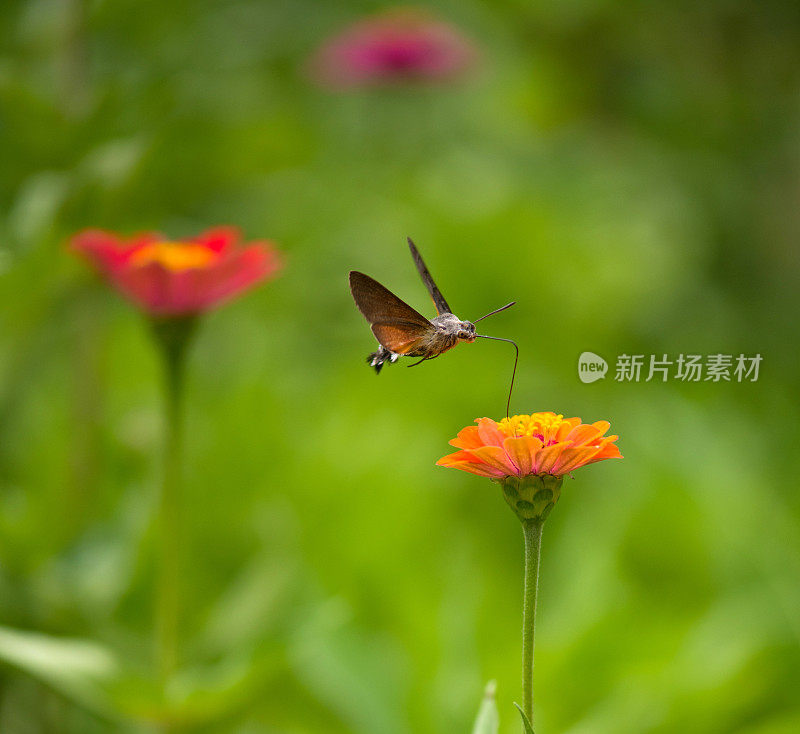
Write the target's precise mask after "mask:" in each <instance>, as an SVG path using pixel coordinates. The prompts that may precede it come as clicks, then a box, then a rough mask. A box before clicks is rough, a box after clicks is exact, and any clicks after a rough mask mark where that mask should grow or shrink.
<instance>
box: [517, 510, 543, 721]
mask: <svg viewBox="0 0 800 734" xmlns="http://www.w3.org/2000/svg"><path fill="white" fill-rule="evenodd" d="M543 527H544V521H543V520H523V522H522V532H523V534H524V536H525V592H524V601H523V607H522V710H523V711H524V712H525V715H526V716H527V717H528V719H529V720H530V722H531V724H533V643H534V632H535V628H536V596H537V593H538V591H539V558H540V555H541V548H542V528H543Z"/></svg>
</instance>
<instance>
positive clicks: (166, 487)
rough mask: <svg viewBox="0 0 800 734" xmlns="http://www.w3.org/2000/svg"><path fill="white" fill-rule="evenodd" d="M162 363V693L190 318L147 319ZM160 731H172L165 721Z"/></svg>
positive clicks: (173, 634)
mask: <svg viewBox="0 0 800 734" xmlns="http://www.w3.org/2000/svg"><path fill="white" fill-rule="evenodd" d="M153 327H154V331H155V335H156V340H157V342H158V344H159V346H160V347H161V350H160V351H161V354H162V357H163V364H164V418H165V421H164V425H165V436H164V448H163V454H162V460H163V467H162V472H163V473H162V484H161V495H160V497H159V505H158V588H157V593H156V609H155V618H156V646H157V652H156V655H157V659H158V674H159V681H160V684H161V690H162V694H164V697H165V699H166V687H167V684H168V682H169V679H170V678H171V676H172V674H173V673H174V672H175V670H176V668H177V667H178V648H179V633H178V630H179V620H180V593H179V585H180V578H181V538H182V532H181V530H182V524H183V517H182V515H183V513H182V511H181V505H182V501H181V500H182V498H181V454H182V448H183V421H182V412H183V411H182V406H183V386H184V372H185V365H186V352H187V347H188V345H189V342H190V338H191V335H192V332H193V327H194V320H193V319H191V318H175V319H164V320H157V321H154V322H153ZM164 731H165V732H169V731H173V727H172V726H171V724H170V723H169V722H167V723H166V724H165V725H164Z"/></svg>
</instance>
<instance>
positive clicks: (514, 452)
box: [503, 436, 542, 476]
mask: <svg viewBox="0 0 800 734" xmlns="http://www.w3.org/2000/svg"><path fill="white" fill-rule="evenodd" d="M503 448H504V449H505V450H506V453H507V454H508V455H509V456H510V457H511V459H512V460H513V461H514V463H515V464H516V465H517V468H518V469H519V473H520V475H521V476H525V475H526V474H530V473H531V472H532V471H533V457H534V455H535V454H536V452H537V451H539V449H541V448H542V442H541V441H540V440H539V439H538V438H535V437H534V436H519V437H518V438H514V437H513V436H512V437H510V438H507V439H506V440H505V441H503Z"/></svg>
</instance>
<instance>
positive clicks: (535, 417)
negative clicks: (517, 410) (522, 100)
mask: <svg viewBox="0 0 800 734" xmlns="http://www.w3.org/2000/svg"><path fill="white" fill-rule="evenodd" d="M562 423H564V416H563V415H556V414H555V413H533V414H532V415H513V416H511V417H510V418H503V420H501V421H500V423H498V426H499V428H500V430H501V431H502V432H503V433H505V434H506V435H507V436H533V437H534V438H538V439H539V440H540V441H541V442H542V443H543V444H544V445H545V446H548V445H550V444H551V443H555V435H556V433H557V432H558V429H559V428H560V427H561V424H562Z"/></svg>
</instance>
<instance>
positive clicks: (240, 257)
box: [71, 227, 281, 316]
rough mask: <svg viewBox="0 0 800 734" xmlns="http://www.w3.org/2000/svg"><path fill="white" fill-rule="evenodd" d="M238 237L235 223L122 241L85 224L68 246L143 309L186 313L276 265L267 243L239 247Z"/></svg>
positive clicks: (273, 270) (261, 277)
mask: <svg viewBox="0 0 800 734" xmlns="http://www.w3.org/2000/svg"><path fill="white" fill-rule="evenodd" d="M239 239H240V235H239V230H238V229H236V228H235V227H217V228H215V229H209V230H207V231H206V232H203V233H202V234H200V235H198V236H197V237H193V238H190V239H187V240H181V241H178V242H175V241H171V240H168V239H167V238H166V237H164V236H163V235H160V234H156V233H148V234H140V235H136V236H135V237H132V238H131V239H129V240H123V239H121V238H120V237H118V236H117V235H115V234H113V233H111V232H104V231H102V230H96V229H90V230H85V231H83V232H80V233H79V234H77V235H75V237H73V239H72V244H71V247H72V249H73V250H74V251H75V252H78V253H80V254H81V255H83V256H84V257H85V258H86V259H88V260H89V261H90V262H91V263H92V264H93V265H94V266H95V267H96V268H97V270H99V271H100V273H101V274H102V275H103V277H104V278H105V279H106V280H107V281H108V282H109V283H111V285H113V286H114V287H115V288H116V289H117V290H119V291H121V292H122V293H123V294H125V295H126V296H127V297H128V298H130V299H131V300H132V301H134V302H135V303H137V304H138V305H139V306H140V307H141V308H143V309H144V310H145V311H146V312H148V313H150V314H152V315H154V316H185V315H190V314H195V313H199V312H201V311H207V310H208V309H210V308H214V307H215V306H217V305H218V304H219V303H221V302H223V301H226V300H228V299H230V298H233V297H234V296H236V295H238V294H239V293H241V292H242V291H245V290H247V289H248V288H250V287H252V286H253V285H255V284H256V283H258V282H260V281H262V280H265V279H267V278H270V277H273V276H274V275H275V273H276V272H277V271H278V270H280V268H281V259H280V256H279V254H278V252H277V251H276V250H275V248H274V247H273V245H272V243H270V242H266V241H265V242H253V243H250V244H249V245H247V246H241V245H239Z"/></svg>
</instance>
